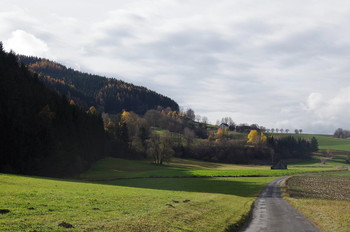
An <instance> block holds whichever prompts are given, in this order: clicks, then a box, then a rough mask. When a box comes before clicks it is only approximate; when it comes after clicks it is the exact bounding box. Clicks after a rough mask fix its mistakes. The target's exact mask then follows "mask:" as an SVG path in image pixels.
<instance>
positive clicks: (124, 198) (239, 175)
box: [0, 144, 346, 232]
mask: <svg viewBox="0 0 350 232" xmlns="http://www.w3.org/2000/svg"><path fill="white" fill-rule="evenodd" d="M330 145H331V144H330ZM333 145H334V144H333ZM320 146H324V145H323V144H321V145H320ZM334 146H337V145H334ZM344 157H345V156H344V155H343V154H341V153H339V154H335V155H334V159H333V160H332V161H329V162H327V163H326V164H321V163H320V160H319V159H318V158H317V157H315V158H314V159H312V160H309V161H305V162H302V163H296V164H292V165H289V166H288V170H270V166H267V165H236V164H222V163H208V162H203V161H197V160H187V159H179V158H173V159H172V161H171V162H169V163H166V164H165V165H163V166H157V165H154V164H152V163H151V161H150V160H123V159H116V158H110V157H108V158H105V159H102V160H100V161H98V162H97V163H95V164H94V165H93V166H92V167H91V168H90V169H89V170H88V171H86V172H85V173H82V174H81V175H79V176H76V177H74V179H53V178H43V177H29V176H20V175H9V174H0V209H7V210H9V211H10V212H9V213H5V214H0V231H28V232H29V231H121V232H129V231H130V232H148V231H149V232H157V231H158V232H161V231H169V232H179V231H194V232H202V231H208V232H210V231H213V232H214V231H215V232H217V231H226V232H230V231H236V230H237V228H238V227H239V226H240V225H241V224H242V223H243V222H244V221H245V220H246V218H247V215H248V214H249V211H250V209H251V206H252V203H253V202H254V200H255V198H256V197H257V195H258V194H259V192H260V191H261V190H262V189H263V187H264V186H265V185H266V184H267V183H268V182H270V181H271V180H273V179H274V178H276V176H283V175H293V174H300V173H310V172H315V173H316V172H323V171H334V170H338V169H339V167H341V166H346V164H344ZM339 173H340V172H339ZM327 175H328V173H327ZM337 175H338V174H337ZM343 175H345V174H343ZM308 200H310V199H308ZM318 200H319V199H318ZM302 204H304V205H306V206H307V207H306V208H308V205H307V204H306V203H302ZM332 204H333V202H332ZM339 204H340V203H339ZM293 205H294V206H295V207H297V208H298V209H299V208H300V209H301V210H302V207H300V206H299V205H300V204H299V205H298V204H297V203H295V204H293ZM340 205H341V204H340ZM310 206H311V204H310ZM315 207H318V206H315ZM310 218H311V219H312V220H315V221H316V222H317V220H319V219H317V218H316V219H313V218H312V217H310ZM62 222H65V223H66V224H65V225H71V226H72V228H64V227H61V226H59V224H61V223H62ZM339 231H342V230H339Z"/></svg>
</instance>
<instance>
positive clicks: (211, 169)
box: [78, 158, 336, 180]
mask: <svg viewBox="0 0 350 232" xmlns="http://www.w3.org/2000/svg"><path fill="white" fill-rule="evenodd" d="M317 162H319V160H312V161H310V162H306V163H301V164H295V165H290V166H289V168H288V169H287V170H271V169H270V166H268V165H236V164H220V163H209V162H203V161H195V160H185V159H177V158H174V159H173V161H172V162H170V163H168V164H165V165H163V166H159V165H154V164H152V163H151V161H150V160H137V161H136V160H123V159H116V158H105V159H102V160H100V161H98V162H97V163H96V164H95V165H94V166H93V167H92V168H91V169H90V170H88V171H87V172H85V173H83V174H82V175H80V176H79V177H78V178H80V179H84V180H113V179H120V178H147V177H252V176H285V175H292V174H300V173H306V172H318V171H330V170H335V169H336V166H334V165H331V164H326V165H322V164H319V163H317Z"/></svg>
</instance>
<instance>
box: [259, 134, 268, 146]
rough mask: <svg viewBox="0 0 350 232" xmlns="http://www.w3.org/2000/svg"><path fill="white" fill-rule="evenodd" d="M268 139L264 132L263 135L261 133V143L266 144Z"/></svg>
mask: <svg viewBox="0 0 350 232" xmlns="http://www.w3.org/2000/svg"><path fill="white" fill-rule="evenodd" d="M266 141H267V137H266V135H264V134H263V133H261V135H260V143H262V144H265V143H266Z"/></svg>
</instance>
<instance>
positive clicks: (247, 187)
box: [98, 177, 266, 197]
mask: <svg viewBox="0 0 350 232" xmlns="http://www.w3.org/2000/svg"><path fill="white" fill-rule="evenodd" d="M260 178H263V177H260ZM98 184H107V185H116V186H123V187H133V188H145V189H158V190H168V191H184V192H201V193H218V194H230V195H236V196H242V197H254V196H257V195H258V193H259V192H260V191H261V189H262V188H263V187H264V186H265V185H266V184H265V182H264V181H261V182H255V181H252V180H248V178H247V181H243V180H238V178H234V177H233V178H230V179H229V178H146V179H132V180H126V179H125V180H115V181H105V182H99V183H98Z"/></svg>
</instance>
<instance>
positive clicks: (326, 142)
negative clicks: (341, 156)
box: [269, 133, 350, 151]
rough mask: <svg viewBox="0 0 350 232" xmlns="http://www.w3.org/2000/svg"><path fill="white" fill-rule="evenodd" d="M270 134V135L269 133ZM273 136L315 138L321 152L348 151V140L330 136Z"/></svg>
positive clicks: (349, 147)
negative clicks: (328, 150)
mask: <svg viewBox="0 0 350 232" xmlns="http://www.w3.org/2000/svg"><path fill="white" fill-rule="evenodd" d="M269 134H272V133H269ZM272 135H273V136H286V135H290V136H293V137H300V138H312V137H315V138H316V139H317V141H318V144H319V149H321V150H327V149H330V150H334V151H350V139H338V138H334V137H333V136H332V135H315V134H280V133H273V134H272Z"/></svg>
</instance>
